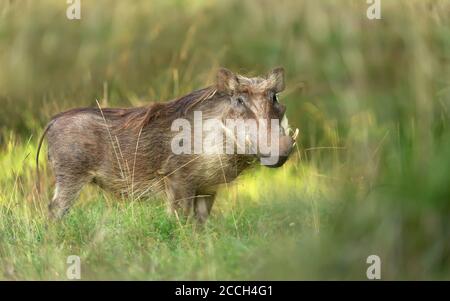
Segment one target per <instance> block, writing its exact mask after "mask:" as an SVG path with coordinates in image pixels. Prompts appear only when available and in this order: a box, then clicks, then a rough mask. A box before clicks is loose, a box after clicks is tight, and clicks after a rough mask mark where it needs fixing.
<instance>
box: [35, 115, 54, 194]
mask: <svg viewBox="0 0 450 301" xmlns="http://www.w3.org/2000/svg"><path fill="white" fill-rule="evenodd" d="M53 122H54V120H52V121H50V122H49V123H48V124H47V126H46V127H45V129H44V132H43V133H42V135H41V138H40V139H39V144H38V148H37V153H36V191H37V192H38V193H40V186H41V177H40V173H39V153H40V152H41V147H42V142H44V138H45V135H46V134H47V132H48V130H49V129H50V127H51V126H52V125H53Z"/></svg>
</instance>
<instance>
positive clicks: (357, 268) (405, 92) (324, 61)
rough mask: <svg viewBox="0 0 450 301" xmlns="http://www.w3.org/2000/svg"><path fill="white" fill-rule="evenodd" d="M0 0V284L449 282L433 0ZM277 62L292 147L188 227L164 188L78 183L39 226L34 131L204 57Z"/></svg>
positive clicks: (187, 70) (134, 93)
mask: <svg viewBox="0 0 450 301" xmlns="http://www.w3.org/2000/svg"><path fill="white" fill-rule="evenodd" d="M366 8H367V5H366V3H365V1H320V2H319V1H313V0H311V1H307V0H305V1H245V2H244V3H241V2H239V1H195V2H194V4H192V3H191V2H187V1H186V2H185V1H174V2H170V3H168V2H167V1H151V2H150V1H133V3H131V2H125V1H111V0H108V1H106V0H105V1H102V0H99V1H89V0H86V1H82V20H80V21H68V20H67V19H66V18H65V9H66V4H65V2H64V1H62V2H61V1H52V0H43V1H39V2H38V1H26V0H22V1H19V0H17V1H3V2H0V66H1V69H0V105H1V109H0V279H62V280H64V279H67V278H66V269H67V264H66V259H67V256H68V255H79V256H80V257H81V264H82V272H81V276H82V279H85V280H86V279H208V280H209V279H366V269H367V267H368V265H367V264H366V258H367V257H368V256H369V255H371V254H376V255H379V256H380V258H381V262H382V271H381V276H382V279H447V280H449V279H450V268H449V267H450V243H449V239H448V238H449V237H450V219H449V216H450V188H449V187H450V186H449V183H450V168H449V167H450V159H449V158H450V129H449V109H450V55H449V54H450V15H449V12H450V9H449V8H450V3H449V2H448V1H437V0H434V1H431V0H429V1H428V0H415V1H413V0H409V1H385V0H383V1H382V17H383V19H382V20H379V21H369V20H368V19H367V18H365V12H366V11H365V10H366ZM276 65H282V66H284V67H285V69H286V72H287V90H286V91H285V92H284V93H283V94H282V95H281V97H280V98H281V101H282V102H284V103H286V104H287V106H288V110H287V114H288V117H289V120H290V123H291V124H292V126H294V127H298V128H299V129H300V140H299V145H298V149H297V150H296V152H295V153H294V155H293V156H292V158H291V159H290V160H289V162H288V163H287V164H286V165H285V166H283V167H282V168H280V169H277V170H272V169H266V168H262V167H257V168H255V169H253V170H249V171H248V172H247V173H246V174H245V175H243V177H241V178H240V179H238V180H237V181H236V182H235V183H233V184H232V185H229V186H228V187H223V188H222V189H221V191H220V193H219V195H218V199H217V202H216V205H215V207H214V209H213V214H212V216H211V218H210V220H209V221H208V223H207V224H206V226H205V228H204V229H203V230H198V229H195V227H194V226H193V225H191V224H184V223H179V222H178V221H177V220H176V219H173V218H170V217H168V216H167V215H166V213H165V205H164V203H163V200H159V199H149V200H145V201H139V202H137V201H131V200H126V199H117V198H114V197H113V196H111V195H108V194H105V193H103V192H102V191H100V190H99V189H97V188H95V187H86V189H85V190H84V191H83V192H82V195H81V197H80V199H79V200H78V202H77V203H76V205H75V206H74V207H73V210H71V212H70V214H69V215H68V216H67V217H66V218H65V219H64V220H62V221H61V222H59V223H48V221H47V218H46V207H47V204H48V201H49V199H50V198H51V193H52V189H53V187H52V175H51V172H50V170H48V167H47V166H46V163H45V159H44V157H45V156H41V161H40V165H41V170H42V172H43V177H42V187H45V189H44V191H43V192H42V193H41V194H37V193H36V191H35V189H34V183H35V177H36V174H35V166H34V156H35V154H36V144H37V140H38V136H39V135H40V134H41V132H42V129H43V127H44V126H45V123H46V122H47V121H48V120H49V119H50V117H51V116H52V115H54V114H56V113H58V112H60V111H63V110H66V109H68V108H72V107H78V106H96V99H98V100H99V101H100V103H101V104H102V106H113V107H118V106H137V105H144V104H146V103H148V102H149V101H154V100H165V99H172V98H174V97H176V96H179V95H181V94H183V93H187V92H189V91H192V90H194V89H197V88H200V87H204V86H206V85H208V84H210V83H212V81H213V80H214V74H215V72H216V70H217V67H218V66H225V67H228V68H230V69H232V70H235V71H240V72H243V73H246V74H261V73H263V72H267V71H268V70H270V69H271V68H272V67H274V66H276Z"/></svg>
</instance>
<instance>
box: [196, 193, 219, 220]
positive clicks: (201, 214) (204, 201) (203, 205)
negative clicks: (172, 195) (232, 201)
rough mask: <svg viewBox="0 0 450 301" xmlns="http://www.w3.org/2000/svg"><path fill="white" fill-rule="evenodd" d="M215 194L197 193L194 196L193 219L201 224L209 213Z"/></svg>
mask: <svg viewBox="0 0 450 301" xmlns="http://www.w3.org/2000/svg"><path fill="white" fill-rule="evenodd" d="M215 197H216V195H215V193H214V194H211V195H199V196H197V197H196V198H195V202H194V216H195V219H196V220H197V221H198V222H199V223H201V224H203V223H204V222H206V219H207V218H208V216H209V214H210V213H211V209H212V206H213V204H214V199H215Z"/></svg>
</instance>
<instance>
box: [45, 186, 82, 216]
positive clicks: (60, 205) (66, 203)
mask: <svg viewBox="0 0 450 301" xmlns="http://www.w3.org/2000/svg"><path fill="white" fill-rule="evenodd" d="M87 182H88V179H85V178H81V179H80V178H75V177H73V178H72V177H57V178H56V187H55V192H54V194H53V199H52V201H51V202H50V204H49V206H48V210H49V217H50V219H53V220H57V219H60V218H62V217H63V216H64V215H65V214H66V213H67V211H69V209H70V207H71V206H72V204H73V202H74V200H75V199H76V198H77V197H78V195H79V193H80V191H81V188H83V186H84V184H86V183H87Z"/></svg>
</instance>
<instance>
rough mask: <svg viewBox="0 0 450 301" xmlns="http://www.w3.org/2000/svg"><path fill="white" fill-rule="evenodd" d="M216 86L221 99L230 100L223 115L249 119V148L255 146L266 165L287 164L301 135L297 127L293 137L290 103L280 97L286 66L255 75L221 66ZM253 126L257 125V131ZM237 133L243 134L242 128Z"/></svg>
mask: <svg viewBox="0 0 450 301" xmlns="http://www.w3.org/2000/svg"><path fill="white" fill-rule="evenodd" d="M216 88H217V93H218V94H219V95H220V96H221V98H222V99H225V101H226V100H228V105H227V106H226V107H225V109H224V112H223V115H222V118H223V119H227V120H241V121H242V120H243V121H244V122H245V124H246V134H245V145H246V147H247V148H251V149H253V154H255V155H256V156H257V157H258V158H259V160H260V161H261V163H262V164H263V165H266V166H268V167H279V166H281V165H283V164H284V163H285V162H286V160H287V158H288V156H289V155H290V153H291V151H292V149H293V147H294V146H295V139H296V137H297V134H298V130H297V131H296V132H295V133H292V134H293V136H291V135H290V134H291V129H289V127H288V122H287V118H286V116H285V113H286V106H285V105H283V104H281V103H280V102H279V98H278V93H280V92H282V91H283V90H284V88H285V83H284V69H283V68H275V69H273V70H272V71H271V72H269V73H268V74H267V75H266V76H263V77H252V78H249V77H244V76H241V75H237V74H234V73H233V72H231V71H229V70H227V69H220V70H219V72H218V74H217V82H216ZM250 121H251V122H250ZM252 125H253V126H254V125H256V127H257V133H255V131H254V128H253V129H252ZM234 135H236V136H238V135H239V129H238V130H237V132H236V133H235V134H234Z"/></svg>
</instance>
